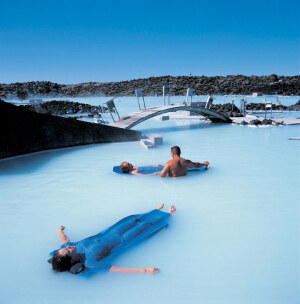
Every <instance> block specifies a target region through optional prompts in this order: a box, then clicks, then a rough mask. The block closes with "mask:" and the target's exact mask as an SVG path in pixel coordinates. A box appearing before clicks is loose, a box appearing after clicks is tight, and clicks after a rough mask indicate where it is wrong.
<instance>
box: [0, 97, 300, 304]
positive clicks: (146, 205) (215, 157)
mask: <svg viewBox="0 0 300 304" xmlns="http://www.w3.org/2000/svg"><path fill="white" fill-rule="evenodd" d="M84 100H86V101H87V99H81V101H84ZM92 100H93V99H91V100H89V101H90V103H93V102H92ZM123 101H124V99H122V101H120V102H116V103H117V104H118V105H119V108H120V112H123V113H124V114H126V112H127V111H126V107H128V109H131V108H132V109H133V110H136V107H137V105H136V102H135V100H134V101H133V100H132V99H130V98H129V99H128V100H125V102H124V103H123ZM296 101H297V100H296ZM98 102H99V100H98ZM126 103H127V104H126ZM292 103H295V102H292ZM93 104H97V102H96V99H94V103H93ZM128 112H130V111H128ZM122 115H123V114H122ZM136 129H137V130H140V131H142V132H143V133H144V134H149V133H159V134H160V135H162V136H163V139H164V144H163V145H162V146H158V147H156V148H155V149H150V150H146V149H145V148H144V147H142V145H141V144H140V143H139V142H129V143H128V142H127V143H113V144H98V145H89V146H82V147H74V148H67V149H59V150H53V151H46V152H41V153H35V154H32V155H27V156H23V157H17V158H13V159H8V160H2V161H0V202H1V203H0V226H1V229H0V244H1V250H0V260H1V261H2V265H1V272H0V303H61V302H66V303H120V302H121V303H132V302H133V301H135V302H140V303H212V304H215V303H218V304H219V303H220V304H221V303H243V304H244V303H247V304H248V303H249V304H250V303H258V304H260V303H261V304H265V303H268V304H269V303H299V302H300V288H299V286H300V277H299V274H300V264H299V257H300V250H299V244H300V229H299V228H300V225H299V216H300V210H299V203H300V202H299V186H300V174H299V169H300V159H299V152H300V142H299V141H291V140H288V138H289V137H296V136H298V137H299V136H300V132H299V130H300V129H299V127H298V126H282V127H270V128H249V127H243V126H234V125H224V124H220V125H218V124H217V125H214V124H209V123H204V124H203V123H201V122H199V121H198V122H197V121H194V122H189V121H164V122H162V121H159V120H149V121H147V122H145V123H143V124H141V125H138V126H137V127H136ZM173 145H179V146H180V147H181V148H182V155H183V157H186V158H189V159H191V160H194V161H205V160H208V161H210V163H211V169H210V170H208V171H205V172H198V173H195V172H194V173H191V172H190V173H189V175H188V176H187V177H184V178H177V179H171V178H165V179H162V178H160V177H159V176H150V177H139V176H124V175H119V174H115V173H113V172H112V167H113V166H114V165H118V164H119V163H121V162H122V161H124V160H126V161H129V162H132V163H134V164H135V165H150V164H158V163H161V164H164V163H165V162H166V161H167V160H168V159H170V147H171V146H173ZM161 202H164V203H165V209H166V210H168V207H169V206H170V205H171V204H174V205H175V206H176V207H177V212H176V214H175V215H174V216H173V217H172V220H171V222H170V224H169V227H168V228H167V229H164V230H162V231H160V232H159V233H158V234H156V235H155V236H154V237H152V238H151V239H149V240H147V241H145V242H144V243H142V244H140V245H138V246H136V247H134V248H132V249H131V250H129V251H128V252H126V253H125V254H123V255H121V256H120V257H119V258H118V259H117V260H116V261H115V265H116V266H120V267H146V266H156V267H159V268H160V269H161V272H160V273H159V274H155V275H150V274H120V273H101V274H98V275H95V276H93V277H91V278H89V279H85V278H82V277H81V276H80V275H78V276H74V275H71V274H69V273H55V272H53V271H52V270H51V269H50V265H49V264H48V263H47V262H46V261H47V258H48V253H49V252H50V251H52V250H54V249H56V248H58V247H59V246H60V240H59V237H58V234H57V227H58V226H59V225H65V226H66V230H65V232H66V234H67V235H68V236H69V238H70V239H71V240H72V241H77V240H80V239H82V238H84V237H87V236H90V235H93V234H95V233H97V232H99V231H101V230H103V229H105V228H107V227H108V226H110V225H111V224H113V223H115V222H116V221H118V220H119V219H121V218H123V217H125V216H127V215H130V214H135V213H142V212H146V211H149V210H151V209H153V208H155V207H156V206H157V205H158V204H159V203H161Z"/></svg>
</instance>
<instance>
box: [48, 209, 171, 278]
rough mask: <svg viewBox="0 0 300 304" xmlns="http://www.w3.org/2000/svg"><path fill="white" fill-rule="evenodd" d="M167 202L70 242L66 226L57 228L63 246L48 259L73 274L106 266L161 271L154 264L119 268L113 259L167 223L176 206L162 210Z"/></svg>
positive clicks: (121, 269)
mask: <svg viewBox="0 0 300 304" xmlns="http://www.w3.org/2000/svg"><path fill="white" fill-rule="evenodd" d="M163 207H164V204H160V205H159V206H158V207H157V209H154V210H152V211H150V212H148V213H144V214H137V215H131V216H128V217H126V218H124V219H122V220H121V221H119V222H117V223H116V224H114V225H113V226H111V227H110V228H108V229H107V230H105V231H103V232H100V233H98V234H96V235H94V236H91V237H89V238H86V239H83V240H81V241H79V242H77V243H71V242H70V240H69V238H68V237H67V236H66V235H65V234H64V232H63V230H64V229H65V227H64V226H60V227H58V234H59V236H60V238H61V240H62V242H63V245H62V246H61V249H59V250H55V251H53V252H52V253H51V255H53V257H52V258H51V259H50V260H48V262H49V263H51V264H52V267H53V269H54V270H56V271H70V272H71V273H73V274H77V273H79V272H82V271H83V270H89V269H95V268H97V269H106V270H109V271H114V272H152V273H153V272H158V271H159V269H158V268H155V267H146V268H120V267H116V266H112V265H111V264H110V260H111V259H112V257H113V256H114V255H115V254H116V253H119V252H120V251H122V250H124V249H126V248H128V247H129V246H131V245H133V244H136V243H137V242H138V241H140V240H142V239H145V238H147V237H149V236H151V235H153V234H154V233H156V232H158V231H159V230H161V229H162V228H164V227H166V226H167V222H166V220H167V219H168V218H169V217H170V214H173V213H175V211H176V208H175V207H174V206H171V208H170V210H169V212H168V213H166V212H162V211H160V210H161V209H162V208H163Z"/></svg>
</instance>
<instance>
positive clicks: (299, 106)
mask: <svg viewBox="0 0 300 304" xmlns="http://www.w3.org/2000/svg"><path fill="white" fill-rule="evenodd" d="M19 107H20V108H24V109H28V110H31V111H34V112H37V113H41V114H51V115H66V114H82V113H85V114H88V115H89V116H90V117H100V116H101V114H102V113H106V112H107V110H108V109H107V107H103V106H91V105H89V104H84V103H78V102H73V101H66V100H51V101H47V102H44V103H39V104H33V105H21V106H19ZM264 109H265V104H264V103H250V104H247V106H246V110H247V111H263V110H264ZM211 110H214V111H217V112H219V113H221V114H223V115H226V116H228V117H242V116H243V115H242V114H241V112H240V109H239V108H238V107H237V106H235V105H233V106H232V104H231V103H226V104H212V105H211ZM273 110H283V111H300V100H299V101H298V102H297V103H296V104H294V105H291V106H284V105H273Z"/></svg>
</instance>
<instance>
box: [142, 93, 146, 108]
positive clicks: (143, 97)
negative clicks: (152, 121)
mask: <svg viewBox="0 0 300 304" xmlns="http://www.w3.org/2000/svg"><path fill="white" fill-rule="evenodd" d="M143 102H144V108H145V110H146V104H145V100H144V96H143Z"/></svg>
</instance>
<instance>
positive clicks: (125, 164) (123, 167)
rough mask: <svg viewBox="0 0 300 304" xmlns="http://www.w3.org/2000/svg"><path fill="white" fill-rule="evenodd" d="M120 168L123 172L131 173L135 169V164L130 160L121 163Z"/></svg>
mask: <svg viewBox="0 0 300 304" xmlns="http://www.w3.org/2000/svg"><path fill="white" fill-rule="evenodd" d="M120 170H121V171H122V172H123V173H129V172H130V171H132V170H133V165H132V164H131V163H128V162H122V164H121V165H120Z"/></svg>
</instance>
